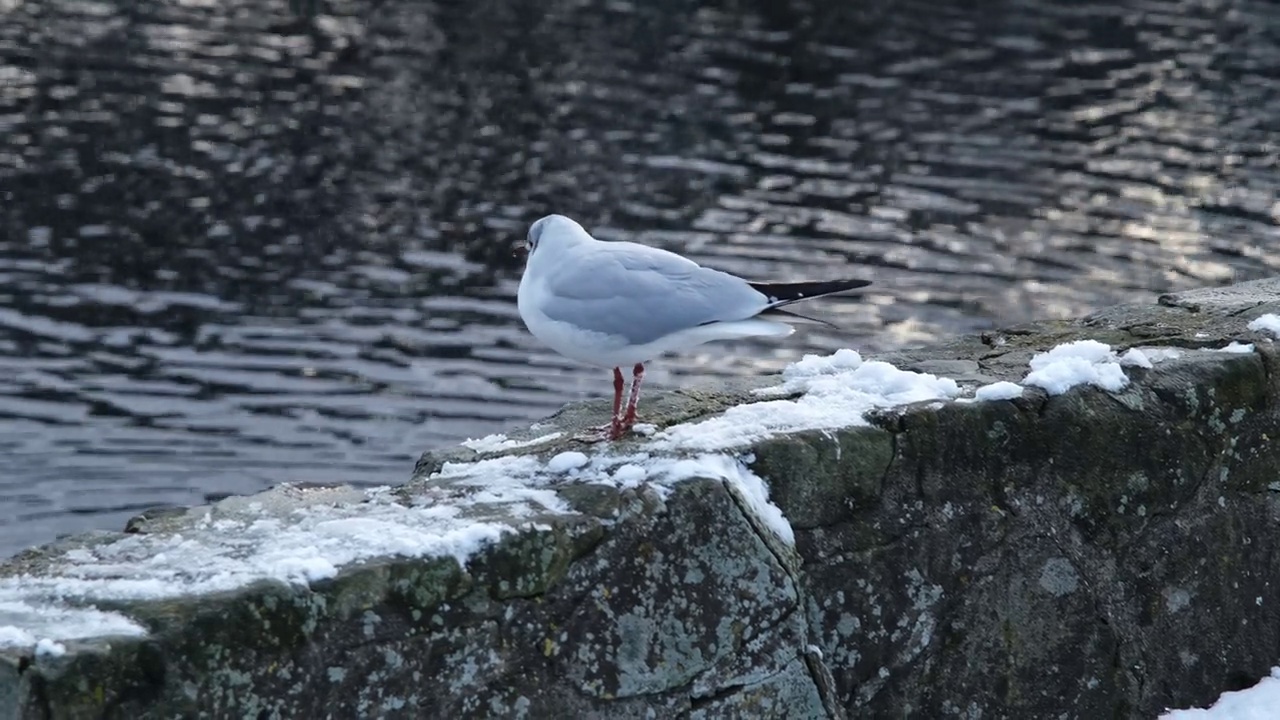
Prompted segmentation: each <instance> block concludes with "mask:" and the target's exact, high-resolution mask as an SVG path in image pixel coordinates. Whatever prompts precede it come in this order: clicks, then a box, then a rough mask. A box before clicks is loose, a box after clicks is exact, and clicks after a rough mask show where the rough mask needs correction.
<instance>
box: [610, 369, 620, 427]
mask: <svg viewBox="0 0 1280 720" xmlns="http://www.w3.org/2000/svg"><path fill="white" fill-rule="evenodd" d="M622 384H623V379H622V368H614V369H613V418H612V419H610V420H609V439H610V440H617V439H618V438H620V437H622Z"/></svg>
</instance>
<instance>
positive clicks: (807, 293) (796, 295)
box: [749, 278, 871, 309]
mask: <svg viewBox="0 0 1280 720" xmlns="http://www.w3.org/2000/svg"><path fill="white" fill-rule="evenodd" d="M749 284H750V285H751V287H752V288H754V289H755V290H756V291H757V292H760V293H763V294H764V296H765V297H767V298H769V308H770V309H773V308H779V307H782V306H783V305H790V304H791V303H795V302H800V301H801V300H810V299H813V298H816V297H822V296H823V295H831V294H833V293H839V292H846V291H849V290H857V289H858V288H864V287H866V286H868V285H870V284H871V281H870V280H859V279H857V278H849V279H847V280H819V281H815V282H795V283H749Z"/></svg>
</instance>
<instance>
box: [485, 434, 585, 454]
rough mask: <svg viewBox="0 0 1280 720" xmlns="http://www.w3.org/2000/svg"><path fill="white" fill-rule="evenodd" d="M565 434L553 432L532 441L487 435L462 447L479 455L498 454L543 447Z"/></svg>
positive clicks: (501, 435) (499, 435)
mask: <svg viewBox="0 0 1280 720" xmlns="http://www.w3.org/2000/svg"><path fill="white" fill-rule="evenodd" d="M563 434H564V433H560V432H553V433H547V434H546V435H542V436H539V437H536V438H533V439H532V440H508V439H507V436H506V435H504V434H502V433H499V434H497V435H487V436H485V437H482V438H478V439H474V440H472V439H469V440H464V441H463V442H462V447H465V448H470V449H471V450H475V451H476V452H478V453H496V452H503V451H505V450H517V449H519V448H525V447H530V446H533V445H541V444H543V443H548V442H551V441H552V440H555V439H557V438H559V437H560V436H561V435H563Z"/></svg>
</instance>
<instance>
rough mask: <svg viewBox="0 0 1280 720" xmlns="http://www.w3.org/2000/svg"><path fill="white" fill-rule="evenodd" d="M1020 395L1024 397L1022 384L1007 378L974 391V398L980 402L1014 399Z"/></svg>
mask: <svg viewBox="0 0 1280 720" xmlns="http://www.w3.org/2000/svg"><path fill="white" fill-rule="evenodd" d="M1020 397H1022V386H1021V385H1019V384H1018V383H1013V382H1008V381H1005V380H1002V381H1000V382H993V383H991V384H990V385H983V386H982V387H980V388H978V389H977V390H976V391H974V393H973V399H974V400H977V401H979V402H988V401H991V400H1014V399H1016V398H1020Z"/></svg>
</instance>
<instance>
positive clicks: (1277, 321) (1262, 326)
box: [1248, 313, 1280, 337]
mask: <svg viewBox="0 0 1280 720" xmlns="http://www.w3.org/2000/svg"><path fill="white" fill-rule="evenodd" d="M1248 327H1249V329H1250V330H1255V331H1257V332H1269V333H1271V334H1272V335H1275V336H1276V337H1280V315H1276V314H1275V313H1267V314H1266V315H1260V316H1258V317H1257V318H1256V319H1255V320H1254V321H1253V322H1251V323H1249V325H1248Z"/></svg>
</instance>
